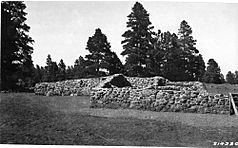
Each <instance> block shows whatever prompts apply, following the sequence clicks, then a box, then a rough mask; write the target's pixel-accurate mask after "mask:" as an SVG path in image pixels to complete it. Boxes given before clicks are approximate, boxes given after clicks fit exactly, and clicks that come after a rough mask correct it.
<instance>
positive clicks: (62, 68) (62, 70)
mask: <svg viewBox="0 0 238 148" xmlns="http://www.w3.org/2000/svg"><path fill="white" fill-rule="evenodd" d="M65 79H66V65H65V64H64V61H63V60H62V59H61V60H60V62H59V64H58V73H57V80H59V81H63V80H65Z"/></svg>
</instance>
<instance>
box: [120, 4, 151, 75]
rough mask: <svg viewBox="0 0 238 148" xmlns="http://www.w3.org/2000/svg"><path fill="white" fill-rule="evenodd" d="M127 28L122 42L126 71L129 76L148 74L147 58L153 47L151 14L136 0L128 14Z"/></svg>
mask: <svg viewBox="0 0 238 148" xmlns="http://www.w3.org/2000/svg"><path fill="white" fill-rule="evenodd" d="M127 17H128V18H129V21H128V22H127V27H128V28H129V30H127V31H126V32H125V33H124V34H123V35H122V37H124V38H125V39H124V40H123V41H122V42H121V43H122V44H123V49H124V51H123V52H122V53H121V55H123V56H126V63H125V71H126V74H127V75H129V76H145V75H146V73H147V72H146V70H145V69H146V59H148V52H149V51H150V50H151V49H152V48H153V45H152V39H153V38H152V34H153V32H152V29H153V26H151V22H150V20H149V14H148V13H147V11H146V10H145V9H144V7H143V5H142V4H140V3H138V2H136V3H135V4H134V6H133V8H132V13H131V14H129V15H128V16H127Z"/></svg>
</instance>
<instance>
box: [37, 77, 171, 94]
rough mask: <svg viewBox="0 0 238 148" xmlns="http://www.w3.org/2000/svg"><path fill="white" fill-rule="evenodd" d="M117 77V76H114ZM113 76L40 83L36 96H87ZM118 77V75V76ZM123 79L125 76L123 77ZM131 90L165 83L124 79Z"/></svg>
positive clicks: (155, 80) (162, 79)
mask: <svg viewBox="0 0 238 148" xmlns="http://www.w3.org/2000/svg"><path fill="white" fill-rule="evenodd" d="M115 75H118V74H115ZM115 75H112V76H108V77H100V78H89V79H75V80H66V81H59V82H42V83H37V84H36V85H35V89H34V92H35V94H36V95H45V96H85V95H86V96H88V95H90V91H91V89H92V88H94V87H97V86H98V85H99V84H100V82H103V81H106V80H107V79H109V80H111V79H112V77H114V76H115ZM119 75H120V74H119ZM123 77H125V76H123ZM125 78H126V79H127V80H128V81H129V82H130V84H131V85H132V87H133V88H145V87H156V86H158V85H165V83H166V81H167V80H165V79H164V78H162V77H152V78H138V77H125Z"/></svg>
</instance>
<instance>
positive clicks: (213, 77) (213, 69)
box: [203, 59, 224, 84]
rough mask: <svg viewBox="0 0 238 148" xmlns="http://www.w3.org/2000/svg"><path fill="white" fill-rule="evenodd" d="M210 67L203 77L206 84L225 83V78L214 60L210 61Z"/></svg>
mask: <svg viewBox="0 0 238 148" xmlns="http://www.w3.org/2000/svg"><path fill="white" fill-rule="evenodd" d="M207 64H208V66H207V69H206V71H205V74H204V76H203V81H204V82H206V83H216V84H220V83H223V82H224V77H223V75H222V74H221V69H220V67H219V66H218V64H217V62H216V61H215V60H214V59H209V60H208V63H207Z"/></svg>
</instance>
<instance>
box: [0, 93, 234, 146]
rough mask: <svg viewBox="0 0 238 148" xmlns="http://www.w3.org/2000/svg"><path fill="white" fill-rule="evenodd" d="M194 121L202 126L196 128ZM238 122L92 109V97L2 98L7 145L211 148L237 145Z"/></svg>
mask: <svg viewBox="0 0 238 148" xmlns="http://www.w3.org/2000/svg"><path fill="white" fill-rule="evenodd" d="M175 117H178V118H177V119H176V120H174V119H175ZM194 117H195V118H198V119H197V121H200V122H197V121H196V124H193V123H195V122H194V121H193V120H195V118H194ZM210 118H212V119H210ZM222 119H224V121H222V122H221V123H219V124H217V125H215V123H216V121H220V120H222ZM201 120H204V121H201ZM182 121H185V122H182ZM207 121H209V123H211V124H212V123H214V125H209V124H208V122H207ZM228 121H229V122H230V124H225V123H226V122H228ZM237 121H238V120H237V118H235V117H229V116H228V117H227V116H225V115H199V114H192V115H191V114H184V113H156V112H149V111H138V110H113V109H90V108H89V98H88V97H45V96H35V95H34V94H30V93H9V94H1V98H0V143H2V144H7V143H8V144H9V143H10V144H56V145H58V144H64V145H127V146H132V145H133V146H209V147H210V146H212V145H213V142H222V141H223V142H226V141H228V142H238V135H237V133H238V128H237V127H238V122H237ZM223 123H224V125H223ZM236 123H237V124H236Z"/></svg>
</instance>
